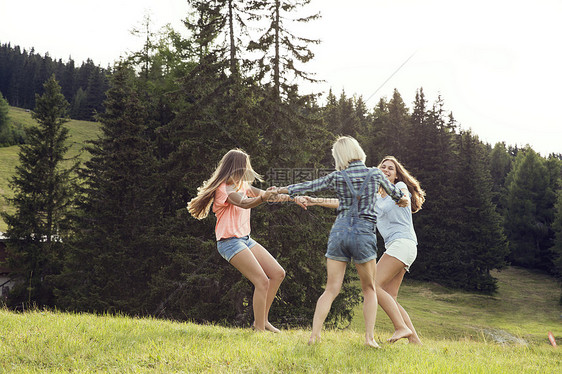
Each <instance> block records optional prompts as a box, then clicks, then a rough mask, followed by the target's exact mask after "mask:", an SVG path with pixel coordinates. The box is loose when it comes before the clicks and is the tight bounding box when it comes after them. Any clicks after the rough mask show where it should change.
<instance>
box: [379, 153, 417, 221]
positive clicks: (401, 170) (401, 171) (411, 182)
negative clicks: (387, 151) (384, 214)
mask: <svg viewBox="0 0 562 374" xmlns="http://www.w3.org/2000/svg"><path fill="white" fill-rule="evenodd" d="M385 161H392V162H393V163H394V167H395V168H396V182H404V183H405V184H406V186H407V187H408V191H410V193H411V194H412V204H411V209H412V213H416V212H417V211H419V210H420V209H421V208H422V205H423V203H424V201H425V191H424V190H422V189H421V187H420V182H418V180H417V179H416V178H414V177H413V176H412V175H411V174H410V173H409V172H408V170H406V168H405V167H404V166H403V165H402V164H401V163H400V162H398V160H397V159H396V158H395V157H394V156H386V157H385V158H383V159H382V161H381V162H380V163H379V166H378V167H379V169H380V167H381V165H382V164H383V163H384V162H385Z"/></svg>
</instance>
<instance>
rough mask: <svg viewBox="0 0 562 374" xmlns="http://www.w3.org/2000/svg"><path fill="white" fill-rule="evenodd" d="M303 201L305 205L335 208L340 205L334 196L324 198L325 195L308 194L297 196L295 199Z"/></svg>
mask: <svg viewBox="0 0 562 374" xmlns="http://www.w3.org/2000/svg"><path fill="white" fill-rule="evenodd" d="M301 199H302V201H303V204H304V205H305V206H314V205H318V206H323V207H326V208H333V209H337V208H338V207H339V206H340V201H339V200H338V199H336V198H326V197H310V196H299V197H297V198H296V200H297V201H298V200H301Z"/></svg>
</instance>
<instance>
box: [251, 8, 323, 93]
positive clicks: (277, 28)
mask: <svg viewBox="0 0 562 374" xmlns="http://www.w3.org/2000/svg"><path fill="white" fill-rule="evenodd" d="M310 1H311V0H295V1H291V2H287V1H283V0H273V1H264V0H251V1H250V2H249V4H248V6H247V11H248V12H249V13H250V14H251V15H252V18H253V19H255V20H258V21H261V20H263V19H266V20H267V24H268V26H267V27H265V29H264V30H265V31H264V32H263V34H261V35H260V36H259V38H258V39H257V41H253V42H251V43H250V44H249V45H248V50H249V51H256V52H260V53H261V56H259V58H258V60H257V61H256V62H257V72H258V79H259V80H260V81H262V80H263V79H266V81H267V82H269V83H271V85H272V88H273V95H274V97H275V99H277V100H279V98H280V97H281V96H282V95H283V94H284V93H286V92H287V91H289V90H291V87H292V86H293V87H294V85H293V84H292V83H290V82H292V80H293V78H295V77H296V78H301V79H304V80H307V81H315V80H314V78H312V74H310V73H307V72H305V71H304V70H301V68H300V67H299V64H304V63H306V62H308V61H310V60H311V59H312V58H313V57H314V53H312V51H311V50H310V45H311V44H318V43H319V40H314V39H310V38H305V37H302V36H298V35H296V34H294V33H292V32H291V30H290V28H289V24H290V23H291V22H297V23H308V22H310V21H313V20H316V19H318V18H319V17H320V15H319V14H313V15H310V16H307V17H299V18H291V17H290V15H291V14H294V13H295V12H296V11H297V10H299V9H300V8H302V7H304V6H306V5H307V4H309V3H310ZM268 77H269V78H270V79H267V78H268Z"/></svg>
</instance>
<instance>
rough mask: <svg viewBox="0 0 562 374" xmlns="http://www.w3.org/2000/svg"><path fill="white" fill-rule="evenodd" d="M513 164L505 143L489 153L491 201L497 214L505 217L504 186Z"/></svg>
mask: <svg viewBox="0 0 562 374" xmlns="http://www.w3.org/2000/svg"><path fill="white" fill-rule="evenodd" d="M512 162H513V158H512V156H510V155H509V153H508V150H507V148H506V146H505V143H503V142H502V143H496V145H495V146H494V148H493V149H492V151H491V152H490V173H491V175H492V192H493V196H492V201H493V202H494V204H496V205H497V207H498V212H500V213H501V214H502V216H504V217H505V205H506V186H505V178H506V177H507V174H508V173H509V171H510V170H511V164H512Z"/></svg>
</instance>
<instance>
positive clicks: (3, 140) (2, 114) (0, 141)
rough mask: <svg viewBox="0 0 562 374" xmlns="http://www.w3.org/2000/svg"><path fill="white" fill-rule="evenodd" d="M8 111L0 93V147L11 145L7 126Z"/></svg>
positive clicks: (6, 103)
mask: <svg viewBox="0 0 562 374" xmlns="http://www.w3.org/2000/svg"><path fill="white" fill-rule="evenodd" d="M9 110H10V108H9V106H8V102H7V101H6V100H5V99H4V96H3V95H2V92H0V146H3V145H4V144H6V145H9V144H11V143H12V139H11V134H10V127H9V125H8V111H9Z"/></svg>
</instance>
